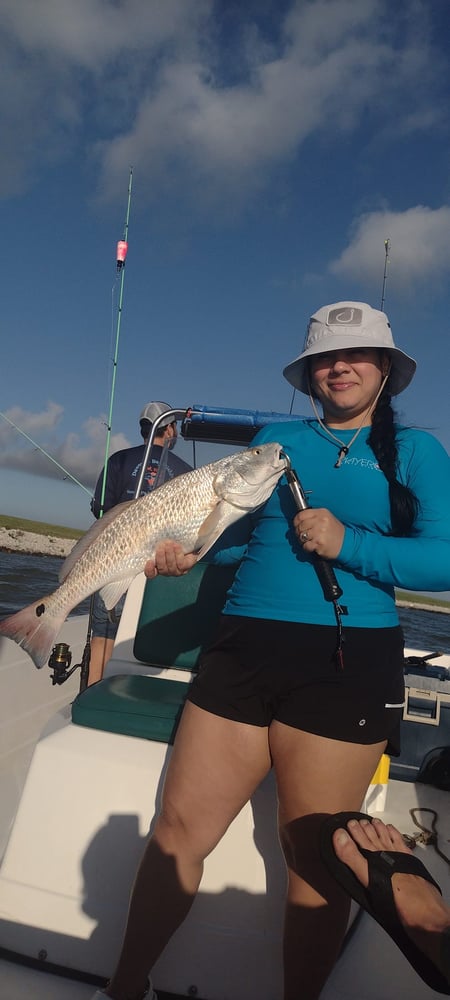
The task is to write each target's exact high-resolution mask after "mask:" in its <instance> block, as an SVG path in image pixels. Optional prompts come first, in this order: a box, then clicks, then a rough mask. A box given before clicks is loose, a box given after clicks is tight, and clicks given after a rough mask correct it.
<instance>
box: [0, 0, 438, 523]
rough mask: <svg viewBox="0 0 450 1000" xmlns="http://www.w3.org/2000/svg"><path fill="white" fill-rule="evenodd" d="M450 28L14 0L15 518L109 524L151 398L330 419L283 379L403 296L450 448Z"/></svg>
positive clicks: (9, 222)
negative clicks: (306, 345) (312, 320)
mask: <svg viewBox="0 0 450 1000" xmlns="http://www.w3.org/2000/svg"><path fill="white" fill-rule="evenodd" d="M449 21H450V17H449V6H448V0H433V2H430V0H397V2H396V3H395V4H393V3H392V2H388V0H246V2H242V0H164V3H160V2H159V0H20V3H17V0H1V3H0V61H1V65H2V87H1V88H0V145H1V169H0V199H1V212H2V231H3V240H2V308H1V317H0V323H1V344H2V357H1V362H2V363H1V369H0V386H1V392H0V411H1V413H2V416H1V417H0V483H1V487H0V513H3V514H12V515H16V516H18V517H26V518H31V519H37V520H43V521H47V522H50V523H54V524H62V525H67V526H70V527H77V528H87V527H88V526H89V524H90V523H91V522H92V516H91V513H90V510H89V496H90V493H91V492H92V490H93V488H94V485H95V482H96V479H97V477H98V475H99V473H100V470H101V468H102V466H103V461H104V457H105V445H106V438H107V423H108V415H109V412H110V409H111V412H112V421H111V441H110V447H111V451H116V450H117V449H118V448H124V447H127V446H128V445H134V444H138V443H139V442H140V440H141V439H140V436H139V424H138V420H139V413H140V411H141V409H142V408H143V406H144V405H145V403H147V402H148V401H150V400H152V399H161V400H165V401H168V402H169V403H170V404H171V405H172V406H174V407H176V408H180V409H184V408H185V407H186V408H187V407H188V406H191V405H193V404H194V403H202V404H205V405H211V406H219V405H221V406H231V407H239V408H241V407H242V408H250V409H253V408H256V409H263V410H273V411H277V412H289V410H290V409H291V407H292V408H293V412H295V413H299V414H308V415H309V413H310V408H309V402H308V400H307V398H306V397H303V396H302V395H301V394H298V393H297V394H295V397H294V398H293V396H292V389H291V387H290V386H289V384H288V383H287V382H286V381H285V379H284V378H283V375H282V369H283V367H284V366H285V365H286V364H287V363H288V362H289V361H291V360H292V359H293V358H294V357H295V356H296V355H297V354H298V353H300V351H301V348H302V344H303V340H304V335H305V330H306V326H307V322H308V318H309V316H310V315H311V314H312V313H313V312H315V311H316V310H317V309H318V308H319V307H320V306H323V305H325V304H327V303H332V302H336V301H341V300H344V299H350V300H357V301H360V300H362V301H366V302H370V303H371V304H372V305H373V306H375V307H376V308H380V306H381V304H382V303H383V305H384V308H385V311H386V312H387V313H388V315H389V318H390V321H391V325H392V329H393V334H394V339H395V341H396V343H397V345H398V346H400V347H401V348H403V349H404V350H405V351H406V352H407V353H408V354H410V355H412V356H413V357H415V358H416V359H417V362H418V369H417V374H416V376H415V378H414V380H413V382H412V384H411V386H410V387H409V388H408V389H407V390H406V391H405V392H404V393H402V395H401V396H400V397H399V398H398V400H397V401H396V408H397V412H398V415H399V418H400V419H402V420H403V421H404V422H406V423H408V424H412V425H414V426H419V427H422V428H424V429H426V430H429V431H431V433H433V434H435V435H436V437H438V439H439V440H440V441H441V442H442V444H443V445H444V446H445V447H446V448H447V450H450V421H449V375H450V346H449V344H450V291H449V276H450V170H449V167H450V135H449V129H450V126H449V117H448V107H449V100H450V64H449V58H448V37H449V31H448V29H449ZM130 188H131V191H130ZM128 207H129V218H128V228H127V235H128V244H129V249H128V256H127V259H126V265H125V271H124V273H123V275H122V274H121V273H119V272H118V271H117V267H116V244H117V241H118V240H120V239H121V238H122V237H123V235H124V231H125V224H126V220H127V212H128ZM386 241H388V243H386ZM387 249H388V254H387V256H386V250H387ZM121 296H122V298H121ZM116 351H117V354H116ZM115 356H116V361H117V363H116V365H114V358H115ZM113 382H114V394H112V385H113ZM5 418H7V419H5ZM10 421H12V423H13V424H14V425H15V427H14V426H12V425H11V423H10ZM16 428H19V430H18V429H16ZM20 432H22V433H20ZM24 435H27V437H25V436H24ZM30 439H31V440H30ZM177 451H178V453H179V454H180V455H181V456H182V457H184V458H185V459H186V460H187V461H190V460H191V459H192V453H191V450H190V446H189V445H188V444H187V443H186V442H182V441H181V442H180V443H179V445H178V446H177ZM43 452H46V453H47V454H48V455H49V456H51V459H53V461H52V460H51V459H49V458H47V457H46V455H45V454H43ZM200 457H201V452H200ZM210 459H211V456H210V455H207V454H206V455H205V458H204V460H205V461H209V460H210ZM201 460H202V459H201ZM61 467H62V468H61ZM298 471H299V474H300V476H301V470H298ZM71 477H73V478H71ZM74 479H75V480H77V481H78V482H74ZM79 484H81V485H79ZM436 488H437V489H438V488H439V484H438V483H436Z"/></svg>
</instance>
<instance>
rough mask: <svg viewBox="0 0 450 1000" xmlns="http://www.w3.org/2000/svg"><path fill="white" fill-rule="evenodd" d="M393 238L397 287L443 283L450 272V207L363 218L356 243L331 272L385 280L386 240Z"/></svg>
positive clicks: (357, 226) (354, 238) (372, 280)
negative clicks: (382, 277)
mask: <svg viewBox="0 0 450 1000" xmlns="http://www.w3.org/2000/svg"><path fill="white" fill-rule="evenodd" d="M386 239H389V240H390V244H391V250H390V261H391V263H390V265H389V266H390V271H391V274H392V278H393V279H394V280H395V286H396V287H399V288H405V287H410V286H413V285H414V286H418V285H421V284H422V283H427V284H428V285H429V284H430V282H432V283H433V284H434V283H439V282H440V281H441V280H442V279H443V278H447V280H448V277H449V274H450V206H448V205H443V206H442V207H441V208H436V209H431V208H427V207H426V206H424V205H416V206H415V207H414V208H409V209H407V210H406V211H405V212H389V211H379V212H372V213H369V214H366V215H363V216H361V217H360V218H359V219H357V220H356V222H355V223H354V226H353V228H352V232H351V236H350V242H349V245H348V246H347V247H346V249H345V250H344V251H343V252H342V253H341V255H340V257H338V258H337V259H336V260H334V261H332V263H331V264H330V271H331V272H332V273H333V274H336V275H339V276H343V277H346V278H354V279H356V280H357V281H361V282H364V283H369V284H372V283H377V284H380V281H381V275H382V272H383V266H384V241H385V240H386Z"/></svg>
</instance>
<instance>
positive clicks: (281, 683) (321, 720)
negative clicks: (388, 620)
mask: <svg viewBox="0 0 450 1000" xmlns="http://www.w3.org/2000/svg"><path fill="white" fill-rule="evenodd" d="M344 636H345V641H344V667H343V669H341V668H340V667H339V666H338V665H337V663H336V660H335V657H334V653H335V649H336V638H337V636H336V629H335V628H333V627H332V626H326V625H324V626H322V625H304V624H301V623H297V622H282V621H269V620H266V619H261V618H243V617H239V616H237V615H222V617H221V622H220V627H219V633H218V636H217V639H216V641H215V642H214V643H213V644H212V645H211V646H210V647H209V649H208V650H207V651H206V653H204V654H203V656H202V658H201V661H200V668H199V672H198V674H197V675H196V677H195V678H194V680H193V682H192V685H191V688H190V691H189V695H188V700H189V701H192V702H193V703H194V704H195V705H198V706H199V707H200V708H203V709H206V711H208V712H212V713H213V714H214V715H220V716H222V717H223V718H226V719H232V720H234V721H236V722H245V723H248V724H250V725H253V726H269V725H270V723H271V722H272V721H273V720H274V719H277V720H278V721H279V722H283V723H285V724H286V725H288V726H293V727H294V728H295V729H301V730H304V731H305V732H308V733H315V734H317V735H318V736H325V737H328V738H330V739H334V740H343V741H345V742H347V743H364V744H371V743H380V742H382V741H383V740H388V747H387V753H389V754H391V755H393V756H398V754H399V752H400V721H401V718H402V714H403V703H404V696H405V688H404V676H403V645H404V643H403V633H402V630H401V628H400V626H396V627H394V628H380V629H376V628H370V629H366V628H346V629H344Z"/></svg>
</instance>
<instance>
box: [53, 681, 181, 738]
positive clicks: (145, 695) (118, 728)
mask: <svg viewBox="0 0 450 1000" xmlns="http://www.w3.org/2000/svg"><path fill="white" fill-rule="evenodd" d="M188 688H189V683H188V682H187V681H168V680H165V679H164V678H163V677H143V676H140V675H138V674H135V675H133V674H118V675H116V676H115V677H105V678H104V680H102V681H99V682H98V684H92V686H91V687H88V688H86V690H85V691H83V692H81V694H79V695H78V696H77V697H76V698H75V701H74V703H73V705H72V722H74V723H75V724H76V725H78V726H87V727H88V728H89V729H101V730H103V731H104V732H108V733H121V734H122V735H123V736H140V737H141V738H142V739H144V740H156V741H157V742H158V743H173V741H174V737H175V732H176V729H177V725H178V721H179V718H180V715H181V711H182V708H183V705H184V702H185V698H186V695H187V692H188Z"/></svg>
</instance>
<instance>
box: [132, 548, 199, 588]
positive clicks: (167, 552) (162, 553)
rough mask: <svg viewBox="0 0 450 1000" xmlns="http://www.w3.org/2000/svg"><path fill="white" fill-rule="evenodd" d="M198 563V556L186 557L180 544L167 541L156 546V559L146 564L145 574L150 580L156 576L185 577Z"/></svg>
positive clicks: (190, 554) (189, 555)
mask: <svg viewBox="0 0 450 1000" xmlns="http://www.w3.org/2000/svg"><path fill="white" fill-rule="evenodd" d="M196 562H197V556H196V555H195V554H194V553H193V552H190V553H189V554H188V555H186V553H185V552H183V548H182V546H181V545H180V543H179V542H172V541H171V540H170V539H167V540H166V541H164V542H160V543H159V545H157V546H156V550H155V558H154V559H149V560H148V562H147V563H146V564H145V566H144V573H145V575H146V577H147V578H148V579H149V580H153V578H154V577H155V576H183V575H184V573H188V572H189V570H190V569H192V567H193V566H195V563H196Z"/></svg>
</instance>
